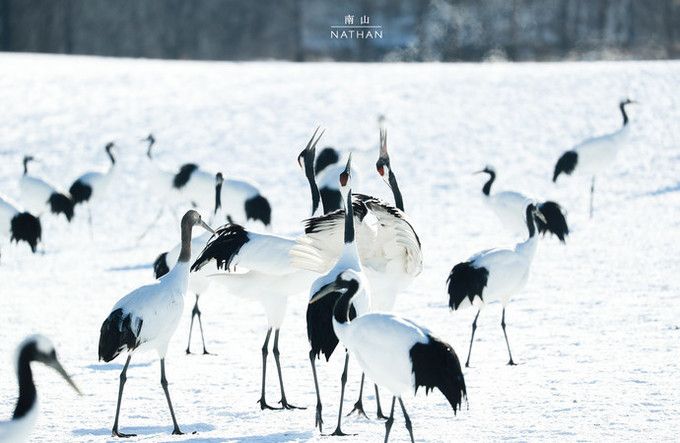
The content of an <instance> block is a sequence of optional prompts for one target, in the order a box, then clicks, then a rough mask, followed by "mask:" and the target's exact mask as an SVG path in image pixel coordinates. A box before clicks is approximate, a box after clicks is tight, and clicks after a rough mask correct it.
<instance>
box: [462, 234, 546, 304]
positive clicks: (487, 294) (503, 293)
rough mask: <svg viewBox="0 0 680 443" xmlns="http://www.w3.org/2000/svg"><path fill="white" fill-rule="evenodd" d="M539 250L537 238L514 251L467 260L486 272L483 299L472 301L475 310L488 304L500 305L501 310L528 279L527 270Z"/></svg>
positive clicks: (493, 251) (491, 251) (496, 251)
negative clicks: (498, 302) (496, 303)
mask: <svg viewBox="0 0 680 443" xmlns="http://www.w3.org/2000/svg"><path fill="white" fill-rule="evenodd" d="M537 247H538V236H533V237H532V238H530V239H528V240H526V241H524V242H522V243H518V244H517V245H516V246H515V247H514V248H513V249H504V248H496V249H488V250H485V251H482V252H479V253H477V254H475V255H473V256H472V257H470V258H469V259H468V262H470V263H471V264H472V266H474V267H476V268H485V269H487V270H488V271H489V278H488V281H487V285H486V287H485V288H484V294H483V299H481V300H480V299H479V298H475V300H474V304H475V305H476V306H478V307H481V306H483V305H484V304H485V303H489V302H491V301H500V302H501V304H502V305H503V306H506V305H507V304H508V301H509V300H510V298H511V297H512V296H513V295H515V294H518V293H519V292H521V291H522V289H524V287H525V286H526V284H527V281H528V279H529V270H530V269H531V263H532V261H533V259H534V255H535V254H536V249H537Z"/></svg>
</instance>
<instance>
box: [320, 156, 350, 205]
mask: <svg viewBox="0 0 680 443" xmlns="http://www.w3.org/2000/svg"><path fill="white" fill-rule="evenodd" d="M339 162H340V152H338V150H337V149H335V148H333V147H332V146H326V147H325V148H323V149H322V150H321V152H319V155H318V156H317V158H316V162H315V163H314V170H315V175H316V180H317V183H318V186H319V193H320V195H321V201H322V202H323V207H324V210H325V211H326V212H332V211H335V210H337V209H341V208H342V207H343V203H342V194H341V193H340V189H339V188H338V175H340V173H342V171H343V169H344V165H341V164H339Z"/></svg>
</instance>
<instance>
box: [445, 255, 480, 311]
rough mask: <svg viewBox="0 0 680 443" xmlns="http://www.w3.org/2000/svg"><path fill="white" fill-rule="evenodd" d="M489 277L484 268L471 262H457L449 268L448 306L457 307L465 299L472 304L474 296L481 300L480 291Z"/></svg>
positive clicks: (454, 308)
mask: <svg viewBox="0 0 680 443" xmlns="http://www.w3.org/2000/svg"><path fill="white" fill-rule="evenodd" d="M488 279H489V271H488V270H487V269H486V268H476V267H474V266H473V265H472V263H471V262H467V261H466V262H462V263H458V264H457V265H456V266H454V267H453V269H451V273H450V274H449V278H448V279H447V280H446V282H447V283H448V285H449V287H448V291H449V308H451V309H452V310H456V309H458V308H459V307H460V306H461V304H462V303H463V302H465V301H466V300H467V301H468V302H469V303H470V304H472V303H473V301H474V299H475V296H476V297H479V299H480V300H482V301H483V298H482V292H483V291H484V288H485V287H486V283H487V280H488Z"/></svg>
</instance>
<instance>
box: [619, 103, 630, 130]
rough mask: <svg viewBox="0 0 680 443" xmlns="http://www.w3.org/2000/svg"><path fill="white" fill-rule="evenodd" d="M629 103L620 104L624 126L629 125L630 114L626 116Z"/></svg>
mask: <svg viewBox="0 0 680 443" xmlns="http://www.w3.org/2000/svg"><path fill="white" fill-rule="evenodd" d="M627 104H628V103H626V102H621V103H620V104H619V109H620V110H621V115H622V116H623V126H626V125H627V124H628V114H626V105H627Z"/></svg>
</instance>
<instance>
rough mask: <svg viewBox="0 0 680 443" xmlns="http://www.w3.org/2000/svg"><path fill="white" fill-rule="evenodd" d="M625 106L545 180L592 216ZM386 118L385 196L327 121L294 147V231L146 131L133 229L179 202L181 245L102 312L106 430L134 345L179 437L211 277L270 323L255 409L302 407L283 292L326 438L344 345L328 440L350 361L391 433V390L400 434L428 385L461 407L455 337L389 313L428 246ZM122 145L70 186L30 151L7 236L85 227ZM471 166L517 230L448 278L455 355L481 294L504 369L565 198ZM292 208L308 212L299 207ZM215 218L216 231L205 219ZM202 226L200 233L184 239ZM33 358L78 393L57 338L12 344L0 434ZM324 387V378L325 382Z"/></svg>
mask: <svg viewBox="0 0 680 443" xmlns="http://www.w3.org/2000/svg"><path fill="white" fill-rule="evenodd" d="M631 103H634V102H633V101H632V100H629V99H626V100H623V101H621V102H620V106H619V108H620V111H621V113H622V116H623V127H622V128H621V129H620V130H619V131H617V132H615V133H612V134H608V135H604V136H599V137H596V138H593V139H588V140H585V141H584V142H582V143H579V144H578V145H576V146H574V147H573V148H572V149H571V150H568V151H567V152H565V153H564V154H563V155H562V156H561V157H560V158H559V160H558V162H557V164H556V166H555V170H554V173H553V177H552V180H553V181H556V180H557V178H558V177H559V175H560V174H562V173H564V174H567V175H569V174H571V173H572V172H573V171H580V172H585V173H587V174H590V175H592V186H591V206H590V215H591V217H592V214H593V204H592V200H593V194H594V179H595V173H596V172H599V171H601V170H602V169H603V168H605V167H610V166H611V164H612V162H613V160H614V158H615V155H616V152H617V150H618V147H619V145H620V144H621V143H622V139H623V138H624V137H627V134H628V128H629V124H628V123H629V118H628V115H627V113H626V106H627V105H629V104H631ZM380 126H381V127H380V138H379V140H380V144H379V152H378V159H377V162H376V164H375V168H376V172H377V174H378V176H379V177H380V178H381V179H383V180H384V181H385V183H386V184H387V185H388V187H389V189H390V190H391V192H392V195H393V198H394V203H393V204H392V203H388V202H386V201H384V200H382V199H380V198H377V197H373V196H369V195H366V194H360V193H355V192H353V188H355V187H356V186H357V184H356V181H355V180H354V175H355V171H354V170H353V168H352V154H351V153H349V154H348V155H347V157H346V160H341V159H342V158H343V155H342V153H341V152H340V151H339V150H337V149H335V148H333V147H330V146H329V147H326V148H324V149H323V150H322V151H321V152H320V153H319V155H318V156H317V155H316V146H317V144H318V143H319V141H320V139H321V138H322V136H323V135H324V131H321V132H319V130H320V128H317V129H316V130H315V131H314V133H313V134H312V137H311V138H310V139H309V141H308V142H307V144H306V146H305V148H304V149H302V151H301V152H300V154H299V155H298V157H297V161H298V163H299V165H300V167H301V169H302V171H303V172H304V174H305V178H306V179H307V181H308V183H309V189H310V194H311V202H310V207H311V211H310V212H309V213H310V214H311V218H308V219H306V220H304V221H303V222H302V223H301V225H300V232H299V233H297V234H295V235H293V236H284V235H279V234H275V233H273V232H271V229H272V227H271V221H272V207H271V206H270V204H269V201H268V200H267V199H266V198H265V197H263V195H262V193H261V192H260V190H259V189H258V187H257V186H255V185H253V184H252V183H251V182H249V181H247V180H241V179H236V178H229V179H227V178H225V176H224V174H223V173H222V172H217V173H215V172H211V171H208V170H205V169H202V168H201V167H199V166H198V165H197V164H196V163H185V164H183V165H181V166H179V167H178V168H175V169H167V168H163V167H160V166H159V165H158V164H157V160H156V159H155V158H154V156H153V154H152V149H153V147H154V146H155V143H156V138H155V137H154V136H153V135H152V134H149V135H148V136H147V137H146V138H144V139H142V141H143V142H145V143H148V146H147V151H146V156H147V157H148V160H149V162H148V167H149V168H150V169H149V171H148V172H149V174H148V176H149V180H150V182H151V188H152V190H153V191H154V192H157V195H158V196H159V199H158V200H159V201H160V202H161V207H160V208H159V209H160V212H159V213H158V216H157V217H156V218H155V219H154V220H153V222H152V224H151V225H150V226H149V228H147V230H146V231H145V232H144V233H143V234H142V235H141V236H140V238H139V239H141V238H143V237H144V236H145V235H146V233H147V232H148V231H149V230H150V229H153V228H154V227H155V224H156V221H157V220H158V218H160V216H161V215H162V213H163V211H164V210H165V209H166V207H168V208H173V207H177V206H178V205H181V206H183V207H185V208H186V212H185V213H184V216H183V217H182V218H181V220H180V221H179V228H180V230H179V231H180V242H179V243H178V244H177V245H176V246H175V247H173V248H172V249H169V250H167V251H166V252H163V253H161V254H160V255H158V256H157V258H156V259H155V261H154V263H153V271H154V278H155V279H156V280H155V281H152V282H150V283H149V284H146V285H143V286H141V287H139V288H137V289H135V290H133V291H131V292H130V293H128V294H127V295H125V296H124V297H122V298H121V299H120V300H119V301H118V302H117V303H115V304H114V306H113V307H112V308H111V310H110V312H108V313H102V314H103V315H102V317H103V318H104V321H103V323H102V324H101V328H100V334H99V347H98V348H99V349H98V355H99V359H100V360H103V361H104V362H110V361H112V360H114V359H116V358H117V357H118V356H119V355H120V354H124V357H125V358H126V360H125V363H124V365H123V367H122V370H121V372H120V375H119V387H118V396H117V401H116V409H115V415H114V418H113V426H112V428H111V434H112V436H114V437H130V436H133V435H134V434H128V433H123V432H121V430H120V426H119V418H120V410H121V403H122V398H123V391H124V386H125V383H126V380H127V372H128V369H129V365H130V361H131V359H132V356H133V355H134V354H136V353H138V352H143V351H155V352H156V353H157V355H158V357H159V359H160V373H161V387H162V389H163V391H164V394H165V397H166V401H167V405H168V409H169V412H170V416H171V419H172V427H173V431H172V433H173V434H181V433H182V431H181V428H180V425H179V422H178V420H177V417H176V415H175V411H174V409H173V404H172V401H171V398H170V392H169V389H168V381H167V378H166V366H165V358H166V354H167V351H168V347H169V346H170V344H171V338H172V337H173V335H174V333H175V331H176V329H177V326H178V324H179V321H180V318H181V316H182V315H183V312H184V301H185V300H184V298H185V297H186V295H187V293H189V292H190V293H193V294H194V295H195V303H194V305H193V309H192V310H191V313H190V314H191V322H190V329H189V338H188V343H187V347H186V353H187V354H189V353H190V349H191V336H192V330H193V326H194V319H195V318H196V317H197V320H198V326H199V329H200V333H201V340H202V345H203V354H208V351H207V349H206V340H205V336H204V330H203V323H202V320H201V310H200V309H199V305H198V303H199V297H200V296H201V295H203V294H205V293H206V292H207V290H208V288H209V287H212V288H213V291H216V292H224V293H226V294H229V295H232V296H237V297H242V298H245V299H249V300H252V301H257V302H259V303H260V304H261V305H262V307H263V310H264V312H265V314H266V321H267V329H266V335H265V339H264V343H263V345H262V348H261V355H262V377H261V396H260V398H259V399H258V403H259V405H260V408H261V409H262V410H265V409H305V408H304V407H298V406H294V405H292V404H291V403H289V401H288V399H287V396H286V393H285V389H284V382H283V371H282V365H281V361H280V350H279V338H280V332H281V328H282V325H283V320H284V318H285V316H286V311H287V306H288V304H289V301H290V299H291V297H292V296H294V295H296V294H301V293H308V294H309V298H308V303H307V304H306V307H305V308H306V318H305V321H306V329H307V338H308V341H309V353H308V358H309V361H310V364H311V369H312V370H311V378H310V381H313V383H314V389H315V393H316V400H317V402H316V407H315V408H314V413H313V414H314V425H315V427H318V428H319V432H322V431H323V423H324V421H323V407H322V401H321V387H322V386H320V383H319V378H318V376H317V360H318V359H319V358H320V357H321V356H322V355H323V356H324V357H325V359H326V360H329V359H330V358H331V356H332V355H333V353H334V351H335V349H337V347H338V345H342V346H343V347H344V367H343V371H342V374H341V376H340V385H339V391H340V392H339V393H340V403H339V411H338V415H337V423H336V426H335V430H334V431H333V432H332V434H330V435H334V436H341V435H347V434H345V433H344V432H343V430H342V426H341V425H342V418H343V412H342V411H343V402H344V396H345V387H346V384H347V381H348V362H349V359H350V356H351V357H352V358H353V359H356V361H357V363H358V365H359V366H360V367H361V369H362V377H361V385H360V386H361V387H360V391H359V399H358V400H357V401H356V403H355V404H354V409H353V410H352V412H354V411H356V412H358V414H361V415H363V416H365V417H367V415H366V412H365V410H364V407H363V401H362V393H363V387H364V381H365V378H366V377H367V378H368V379H369V380H370V381H372V382H373V383H374V385H375V393H376V402H377V416H378V418H379V419H385V420H386V421H385V441H387V440H388V438H389V435H390V432H391V428H392V424H393V422H394V409H395V404H396V402H397V400H398V401H399V405H400V407H401V411H402V414H403V416H404V420H405V426H406V428H407V430H408V433H409V437H410V439H411V441H414V433H413V423H412V421H411V418H410V416H409V415H408V413H407V411H406V407H405V405H404V401H403V400H404V397H406V396H407V395H414V394H415V393H416V392H417V391H418V389H419V388H421V387H423V388H425V391H426V393H429V392H430V391H431V390H433V389H435V388H437V389H438V390H439V391H440V392H441V394H442V395H443V396H444V397H445V398H446V400H447V402H448V403H449V405H450V406H451V408H452V409H453V412H454V413H456V412H457V411H458V410H460V409H461V406H462V403H463V401H464V400H466V399H467V395H468V388H467V386H466V383H465V377H464V374H463V368H462V367H461V364H460V361H459V359H458V356H457V354H456V352H455V351H454V349H453V347H452V346H451V345H449V344H448V343H447V342H445V341H444V340H442V339H441V338H439V337H440V336H438V335H435V334H433V333H432V332H430V330H429V329H428V328H426V327H424V326H421V325H419V324H417V323H415V322H413V321H411V320H408V319H406V318H404V317H402V316H400V315H398V314H397V313H395V312H394V311H395V303H396V299H397V296H398V295H399V294H400V293H401V292H403V291H404V290H405V289H406V288H407V287H409V286H410V285H411V284H412V283H413V282H414V281H415V280H416V279H417V277H418V276H419V275H420V273H421V272H422V270H423V262H424V257H423V255H424V254H423V251H422V247H421V242H420V238H419V236H418V234H417V233H416V230H415V228H414V225H413V224H412V223H411V222H410V220H409V217H408V215H407V212H406V211H405V205H404V197H403V195H402V193H401V190H400V188H399V185H398V182H397V176H396V174H395V171H394V169H393V168H392V164H391V161H390V156H389V153H388V144H387V131H386V129H385V128H384V117H382V116H381V119H380ZM116 146H117V145H116V144H115V142H109V143H107V144H106V146H105V148H104V150H105V153H106V154H107V155H108V157H109V160H110V167H109V169H108V170H106V171H96V170H95V171H90V172H86V173H84V174H82V175H81V176H80V177H78V178H77V179H76V180H75V181H73V182H72V184H71V186H70V187H69V191H68V192H64V191H62V190H60V188H59V187H57V186H55V185H53V184H51V183H50V182H49V181H47V180H46V179H43V178H39V177H37V176H35V175H31V174H29V171H28V165H29V163H30V162H33V161H37V160H36V159H35V158H34V157H33V156H32V155H29V154H26V155H25V157H24V158H23V174H22V175H21V177H20V179H19V189H20V203H17V202H15V201H14V200H12V199H11V198H9V197H6V196H3V195H0V240H2V239H3V238H7V239H9V240H10V241H14V242H20V241H23V242H26V243H28V245H29V246H30V248H31V251H32V252H36V249H37V246H38V244H39V242H40V241H41V239H42V235H43V232H42V226H41V218H43V217H45V216H47V215H48V214H52V215H54V216H58V215H61V214H63V215H64V217H65V218H66V220H67V221H68V222H71V220H72V219H73V218H74V217H75V216H77V215H78V214H77V212H76V210H75V209H76V208H77V206H78V205H80V204H86V205H87V207H88V220H89V224H90V227H92V215H91V211H92V208H91V204H92V202H93V201H94V200H96V199H100V198H102V195H103V194H105V193H106V191H107V189H109V188H110V187H111V186H116V185H115V178H114V176H113V172H114V170H115V168H116V158H115V156H114V147H116ZM478 173H483V174H486V175H488V179H487V181H486V182H485V183H484V184H483V187H482V198H483V200H484V202H485V203H486V204H487V205H488V206H489V208H490V209H491V210H492V211H493V212H494V213H495V214H496V215H497V217H498V219H499V221H500V222H501V224H502V225H503V227H504V228H505V229H506V230H507V231H508V233H509V234H513V235H516V236H520V235H521V236H523V237H524V238H523V240H522V241H519V242H518V243H517V244H516V245H515V246H514V248H493V249H486V250H483V251H481V252H478V253H476V254H473V255H471V256H470V258H468V259H467V260H465V261H462V262H460V263H458V264H456V265H454V266H453V268H452V269H451V271H450V273H449V275H448V278H447V279H446V281H445V285H444V286H445V288H446V292H447V295H448V307H449V308H450V310H451V311H458V310H459V309H462V308H464V307H467V306H474V307H476V308H477V309H478V311H477V314H476V316H475V317H474V321H473V323H472V331H471V336H470V345H469V349H468V355H467V359H466V361H465V365H464V366H465V368H469V367H470V357H471V353H472V345H473V343H474V337H475V332H476V329H477V319H478V317H479V314H480V313H481V309H482V308H483V307H484V306H485V305H486V304H488V303H489V302H492V301H500V304H501V306H502V317H501V327H502V329H503V334H504V337H505V342H506V346H507V351H508V357H509V360H508V364H509V365H515V364H516V360H515V359H514V358H513V355H512V352H511V350H510V343H509V340H508V334H507V331H506V321H505V319H506V308H507V305H508V303H509V301H510V298H511V297H512V296H514V295H516V294H518V293H520V292H521V291H522V290H523V289H524V287H525V286H526V284H527V281H528V278H529V274H530V268H531V264H532V261H533V259H534V256H535V254H536V250H537V247H538V243H539V241H540V239H539V234H546V233H551V234H554V235H555V236H557V237H558V239H559V240H560V241H561V242H562V243H565V242H566V239H567V236H568V235H569V232H570V231H569V227H568V225H567V218H566V211H565V210H564V209H563V206H562V205H560V204H559V203H557V202H554V201H541V200H538V199H536V198H533V197H528V196H526V195H524V194H521V193H519V192H514V191H502V192H492V186H493V184H494V183H495V180H496V177H497V173H496V170H495V169H494V168H493V167H491V166H486V167H485V168H484V169H482V170H481V171H478ZM22 205H23V206H22ZM210 209H212V212H209V211H210ZM201 212H203V213H205V214H209V215H210V218H209V223H208V222H206V221H204V219H203V217H202V216H201ZM300 216H301V218H302V216H303V214H300ZM253 222H256V223H259V224H261V226H262V227H264V228H265V229H266V230H267V231H268V232H266V233H263V232H260V231H258V230H257V229H255V228H251V227H246V224H248V225H249V226H252V223H253ZM210 224H215V225H217V226H218V227H217V228H216V229H213V228H212V227H211V226H210ZM196 226H199V227H202V228H204V229H205V230H206V231H207V233H205V234H202V235H197V236H192V230H193V228H194V227H196ZM442 283H444V278H442ZM443 297H444V296H442V299H443ZM272 332H273V335H274V337H273V346H272V353H273V354H274V361H275V364H276V369H277V374H278V381H279V388H280V392H281V399H280V400H279V402H278V403H277V405H279V406H272V405H270V404H269V403H268V402H267V399H266V395H265V393H266V389H265V388H266V372H267V360H268V354H269V342H270V339H271V336H272ZM31 362H41V363H44V364H46V365H48V366H50V367H52V368H54V369H55V370H56V371H57V372H58V373H59V374H60V375H61V376H62V377H63V378H64V379H65V380H66V381H67V382H68V383H69V384H70V385H71V386H72V387H73V388H74V389H75V390H76V391H78V392H79V389H78V388H77V387H76V385H75V383H74V382H73V380H72V379H71V378H70V376H69V375H68V374H67V373H66V371H65V370H64V369H63V367H62V366H61V364H60V363H59V360H58V359H57V357H56V352H55V348H54V345H53V344H52V342H51V341H50V340H49V339H47V338H46V337H43V336H40V335H35V336H30V337H28V338H27V339H26V340H25V341H24V342H22V343H21V344H20V345H19V348H18V351H17V357H16V364H17V374H18V381H19V399H18V401H17V405H16V409H15V411H14V415H13V417H12V419H11V420H10V421H7V422H0V440H2V441H5V440H7V441H27V440H28V439H29V435H30V432H31V429H32V427H33V424H34V422H35V419H36V417H37V414H38V411H37V401H36V398H37V397H36V388H35V385H34V384H33V377H32V372H31V365H30V364H31ZM331 388H332V387H331V386H324V389H331ZM379 388H382V389H383V391H386V392H387V393H388V394H389V395H390V396H391V397H392V401H391V406H390V408H389V413H388V414H387V415H386V414H383V411H382V408H381V405H380V396H379ZM352 412H350V414H351V413H352ZM310 422H311V420H310Z"/></svg>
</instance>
